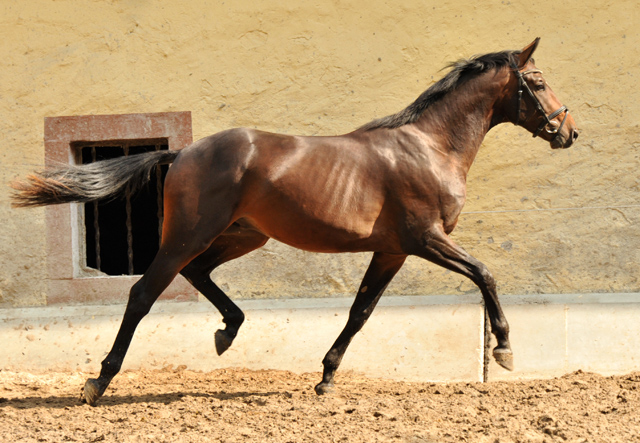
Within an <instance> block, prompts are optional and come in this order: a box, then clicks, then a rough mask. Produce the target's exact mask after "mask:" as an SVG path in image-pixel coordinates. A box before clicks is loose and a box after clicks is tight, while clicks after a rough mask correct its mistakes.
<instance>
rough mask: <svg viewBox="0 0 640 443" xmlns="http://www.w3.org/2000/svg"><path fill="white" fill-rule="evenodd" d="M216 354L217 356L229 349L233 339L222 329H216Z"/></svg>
mask: <svg viewBox="0 0 640 443" xmlns="http://www.w3.org/2000/svg"><path fill="white" fill-rule="evenodd" d="M215 338H216V352H217V353H218V355H222V354H224V352H225V351H226V350H227V349H229V347H230V346H231V343H233V338H232V337H230V336H229V334H228V333H227V331H225V330H223V329H218V330H217V331H216V335H215Z"/></svg>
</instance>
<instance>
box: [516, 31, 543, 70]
mask: <svg viewBox="0 0 640 443" xmlns="http://www.w3.org/2000/svg"><path fill="white" fill-rule="evenodd" d="M538 43H540V37H537V38H536V39H535V40H534V41H532V42H531V43H529V44H528V45H527V46H525V48H524V49H523V50H522V52H520V54H518V69H522V68H524V67H525V65H526V64H527V62H528V61H529V60H530V59H531V56H532V55H533V53H534V51H535V50H536V48H537V47H538Z"/></svg>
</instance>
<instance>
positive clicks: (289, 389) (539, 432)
mask: <svg viewBox="0 0 640 443" xmlns="http://www.w3.org/2000/svg"><path fill="white" fill-rule="evenodd" d="M89 376H94V375H93V374H83V373H77V372H74V373H46V374H37V375H34V374H29V373H15V372H7V371H2V372H0V441H2V442H67V441H78V442H245V441H251V442H253V441H255V442H277V443H280V442H282V443H285V442H295V443H297V442H323V443H324V442H341V441H344V442H349V443H357V442H367V443H370V442H409V443H435V442H487V443H496V442H500V443H505V442H539V443H541V442H548V443H551V442H574V443H577V442H640V416H639V414H638V411H639V410H640V373H633V374H629V375H625V376H615V377H602V376H599V375H595V374H590V373H583V372H576V373H572V374H568V375H566V376H564V377H560V378H556V379H552V380H536V381H522V382H490V383H484V384H483V383H403V382H394V381H388V380H379V379H371V378H366V377H364V376H361V375H358V374H354V373H345V372H339V373H338V374H337V376H336V382H337V385H336V387H337V389H336V392H335V393H334V394H332V395H329V396H322V397H318V396H317V395H316V394H315V393H314V391H313V386H314V385H315V383H316V382H318V381H319V379H320V374H319V373H316V374H302V375H299V374H293V373H289V372H283V371H250V370H246V369H224V370H218V371H214V372H210V373H198V372H192V371H188V370H184V369H182V368H177V369H173V368H165V369H164V370H158V371H146V370H141V371H128V372H124V373H122V374H120V375H118V376H117V377H116V378H115V379H114V381H113V382H112V384H111V386H110V388H109V390H108V391H107V392H106V394H105V396H104V397H103V398H102V399H101V400H100V402H99V403H98V406H96V407H90V406H88V405H85V404H82V403H80V401H79V395H80V390H81V388H82V386H83V384H84V380H85V379H86V378H87V377H89Z"/></svg>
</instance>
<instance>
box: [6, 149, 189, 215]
mask: <svg viewBox="0 0 640 443" xmlns="http://www.w3.org/2000/svg"><path fill="white" fill-rule="evenodd" d="M178 152H179V151H154V152H147V153H144V154H137V155H131V156H127V157H118V158H114V159H110V160H101V161H97V162H94V163H88V164H85V165H68V166H62V167H57V168H47V169H45V170H44V171H41V172H37V173H35V174H31V175H29V176H27V178H26V179H25V180H24V181H15V182H13V183H11V187H12V188H13V189H14V190H15V192H14V193H13V195H12V196H11V198H12V200H13V202H12V204H13V206H14V207H25V206H46V205H57V204H61V203H70V202H81V203H82V202H91V201H96V200H103V199H106V200H113V199H115V198H117V197H120V196H123V195H124V194H125V193H126V192H127V189H128V190H129V192H131V193H135V192H136V191H138V190H140V189H141V188H142V187H143V186H144V185H146V184H147V182H149V180H150V176H151V172H152V171H153V169H154V168H155V167H156V166H158V165H166V164H169V163H172V162H173V161H174V160H175V159H176V157H177V156H178Z"/></svg>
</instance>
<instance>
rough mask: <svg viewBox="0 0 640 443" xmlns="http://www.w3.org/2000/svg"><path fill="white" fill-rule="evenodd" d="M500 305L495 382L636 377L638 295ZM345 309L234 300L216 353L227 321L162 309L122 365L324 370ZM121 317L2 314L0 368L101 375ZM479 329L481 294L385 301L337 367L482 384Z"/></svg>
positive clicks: (168, 306) (117, 309) (198, 310)
mask: <svg viewBox="0 0 640 443" xmlns="http://www.w3.org/2000/svg"><path fill="white" fill-rule="evenodd" d="M501 300H502V304H503V308H504V311H505V314H506V315H507V318H508V320H509V323H510V325H511V339H512V345H513V350H514V354H515V363H516V370H515V371H514V372H512V373H509V372H507V371H505V370H503V369H502V368H500V367H498V366H497V365H496V364H495V363H493V362H492V363H491V364H490V367H489V379H490V380H499V379H500V380H503V379H522V378H544V377H553V376H558V375H562V374H564V373H566V372H570V371H574V370H577V369H583V370H588V371H594V372H599V373H602V374H614V373H625V372H630V371H633V370H638V368H639V365H640V322H638V321H637V319H638V318H640V315H639V314H640V312H639V311H640V294H577V295H571V294H563V295H540V296H502V297H501ZM352 301H353V300H352V299H351V298H332V299H304V300H299V299H296V300H248V301H239V302H238V305H239V306H240V307H241V308H242V309H243V310H244V311H245V313H246V315H247V320H246V322H245V324H244V325H243V327H242V329H241V330H240V334H239V336H238V338H237V339H236V341H235V343H234V344H233V346H232V347H231V349H229V351H227V353H225V354H224V355H223V356H221V357H218V356H217V355H216V352H215V346H214V341H213V334H214V332H215V330H216V329H218V328H219V327H221V326H223V325H222V323H221V317H220V315H219V314H218V312H217V311H215V309H214V308H213V307H212V306H211V305H210V304H209V303H208V302H202V301H200V302H185V303H177V302H158V303H157V304H156V305H155V306H154V308H153V310H152V312H151V313H150V314H149V315H148V316H147V317H146V318H145V319H144V320H143V321H142V323H141V324H140V326H139V327H138V331H137V332H136V335H135V337H134V340H133V343H132V346H131V348H130V350H129V353H128V354H127V358H126V359H125V364H124V367H125V368H139V367H146V368H160V367H163V366H166V365H173V366H178V365H186V366H187V367H188V368H190V369H194V370H203V371H206V370H212V369H216V368H222V367H233V366H242V367H247V368H251V369H284V370H290V371H294V372H308V371H321V370H322V365H321V361H322V359H323V357H324V355H325V353H326V352H327V351H328V349H329V348H330V346H331V344H332V343H333V341H334V340H335V339H336V338H337V336H338V334H339V333H340V331H341V330H342V328H343V327H344V324H345V322H346V319H347V315H348V310H349V307H350V306H351V303H352ZM123 312H124V306H123V305H109V306H56V307H42V308H23V309H3V310H0V319H1V320H0V334H1V335H0V336H1V337H3V348H4V349H3V352H2V353H0V368H2V369H11V370H21V371H35V372H37V371H44V370H71V369H73V370H81V371H86V372H97V371H99V369H100V362H101V361H102V359H103V358H104V356H105V355H106V353H107V351H108V350H109V349H110V348H111V345H112V343H113V339H114V338H115V335H116V332H117V329H118V327H119V325H120V321H121V319H122V314H123ZM483 331H484V314H483V308H482V305H481V303H480V297H479V296H477V295H467V296H428V297H418V296H412V297H387V298H383V299H382V300H381V303H380V306H379V307H378V308H377V309H376V311H375V312H374V314H373V316H372V317H371V319H370V320H369V322H368V323H367V324H366V325H365V327H364V328H363V330H362V331H361V333H360V334H358V335H357V336H356V338H355V339H354V341H353V343H352V344H351V346H350V347H349V350H348V351H347V354H346V356H345V359H344V362H343V364H342V366H341V369H343V370H349V369H351V370H355V371H359V372H363V373H365V374H367V375H368V376H372V377H383V378H393V379H399V380H433V381H460V380H464V381H478V380H482V374H483V361H484V349H483V335H484V332H483Z"/></svg>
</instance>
